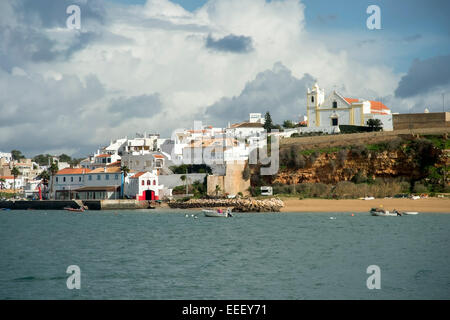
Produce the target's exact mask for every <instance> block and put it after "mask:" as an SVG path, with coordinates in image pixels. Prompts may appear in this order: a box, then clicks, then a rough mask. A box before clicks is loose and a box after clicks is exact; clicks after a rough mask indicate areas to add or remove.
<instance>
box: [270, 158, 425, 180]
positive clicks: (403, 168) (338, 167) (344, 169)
mask: <svg viewBox="0 0 450 320" xmlns="http://www.w3.org/2000/svg"><path fill="white" fill-rule="evenodd" d="M357 173H360V174H362V175H364V176H366V177H369V176H371V177H398V176H407V177H411V176H420V174H421V172H420V168H418V167H417V165H416V163H415V161H414V159H413V158H412V157H408V156H405V154H403V153H402V152H395V151H394V152H388V151H384V152H381V153H378V154H368V155H367V156H364V157H361V156H352V155H351V154H350V153H349V154H348V156H347V158H346V159H345V160H340V159H339V156H338V154H337V153H328V154H327V153H323V154H320V155H319V156H318V157H317V159H316V160H315V162H314V163H313V164H312V165H311V166H308V167H306V168H298V169H291V168H286V169H282V170H280V171H279V172H278V174H277V176H276V177H275V179H274V181H273V183H281V184H297V183H303V182H311V183H318V182H321V183H326V184H334V183H337V182H339V181H350V180H351V179H352V178H353V177H354V176H355V174H357Z"/></svg>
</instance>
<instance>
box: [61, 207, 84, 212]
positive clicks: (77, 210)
mask: <svg viewBox="0 0 450 320" xmlns="http://www.w3.org/2000/svg"><path fill="white" fill-rule="evenodd" d="M64 210H67V211H74V212H84V208H78V209H75V208H70V207H67V208H64Z"/></svg>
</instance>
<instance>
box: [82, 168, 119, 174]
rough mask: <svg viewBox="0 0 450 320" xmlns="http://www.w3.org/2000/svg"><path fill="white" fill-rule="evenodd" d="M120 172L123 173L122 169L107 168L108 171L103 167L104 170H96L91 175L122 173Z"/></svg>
mask: <svg viewBox="0 0 450 320" xmlns="http://www.w3.org/2000/svg"><path fill="white" fill-rule="evenodd" d="M120 172H121V170H120V167H106V171H105V167H103V168H96V169H94V170H92V171H91V172H89V173H120Z"/></svg>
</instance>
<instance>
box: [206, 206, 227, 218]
mask: <svg viewBox="0 0 450 320" xmlns="http://www.w3.org/2000/svg"><path fill="white" fill-rule="evenodd" d="M202 212H203V214H204V215H205V217H223V218H229V217H232V215H231V209H230V208H228V209H227V210H225V211H224V210H221V209H218V210H210V209H202Z"/></svg>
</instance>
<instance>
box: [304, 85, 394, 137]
mask: <svg viewBox="0 0 450 320" xmlns="http://www.w3.org/2000/svg"><path fill="white" fill-rule="evenodd" d="M306 111H307V119H308V120H307V124H308V128H315V129H316V130H318V131H325V132H331V133H333V132H335V131H337V128H338V126H339V125H357V126H365V125H366V122H367V120H368V119H380V120H381V121H382V123H383V129H384V130H392V115H391V111H390V110H389V108H387V107H386V106H385V105H384V104H383V103H381V102H379V101H371V100H364V99H355V98H345V97H343V96H342V95H341V94H339V93H338V92H336V91H333V92H332V93H331V94H330V95H328V96H327V97H325V90H324V89H322V88H319V86H318V85H317V83H316V84H315V85H314V86H313V88H312V89H308V91H307V103H306ZM304 131H308V130H304Z"/></svg>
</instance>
